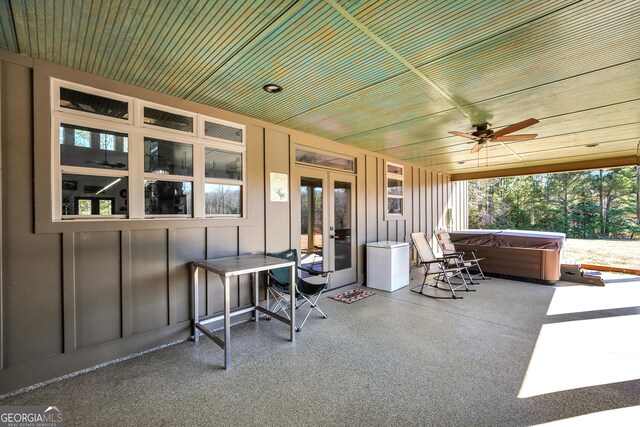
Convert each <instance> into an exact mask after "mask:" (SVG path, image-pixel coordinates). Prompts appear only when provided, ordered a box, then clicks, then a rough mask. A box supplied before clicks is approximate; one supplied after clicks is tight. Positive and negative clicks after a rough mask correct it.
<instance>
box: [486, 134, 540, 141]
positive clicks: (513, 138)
mask: <svg viewBox="0 0 640 427" xmlns="http://www.w3.org/2000/svg"><path fill="white" fill-rule="evenodd" d="M536 136H538V134H537V133H523V134H521V135H505V136H499V137H497V138H491V140H492V141H496V142H511V141H529V140H530V139H534V138H535V137H536Z"/></svg>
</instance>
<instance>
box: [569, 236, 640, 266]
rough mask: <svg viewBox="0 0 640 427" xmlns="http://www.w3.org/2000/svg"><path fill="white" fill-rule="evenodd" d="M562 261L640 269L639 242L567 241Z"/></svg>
mask: <svg viewBox="0 0 640 427" xmlns="http://www.w3.org/2000/svg"><path fill="white" fill-rule="evenodd" d="M564 260H575V261H578V262H580V263H582V264H598V265H610V266H615V267H626V268H633V269H636V270H637V269H640V240H583V239H567V240H566V242H565V246H564Z"/></svg>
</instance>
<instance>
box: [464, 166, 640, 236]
mask: <svg viewBox="0 0 640 427" xmlns="http://www.w3.org/2000/svg"><path fill="white" fill-rule="evenodd" d="M469 226H470V227H471V228H486V229H491V228H517V229H524V230H542V231H558V232H563V233H565V234H566V235H567V236H568V237H579V238H585V239H594V238H629V239H634V238H635V239H637V238H640V167H629V168H620V169H608V170H597V171H583V172H567V173H560V174H548V175H533V176H521V177H511V178H496V179H489V180H478V181H471V182H470V183H469Z"/></svg>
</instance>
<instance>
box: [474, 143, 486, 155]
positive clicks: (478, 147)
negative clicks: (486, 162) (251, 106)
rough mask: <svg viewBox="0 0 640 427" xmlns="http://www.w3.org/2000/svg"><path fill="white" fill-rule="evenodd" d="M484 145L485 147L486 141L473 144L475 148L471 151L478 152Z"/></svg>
mask: <svg viewBox="0 0 640 427" xmlns="http://www.w3.org/2000/svg"><path fill="white" fill-rule="evenodd" d="M482 147H484V143H482V142H478V143H477V144H476V145H474V146H473V148H472V149H471V153H477V152H478V151H480V150H481V149H482Z"/></svg>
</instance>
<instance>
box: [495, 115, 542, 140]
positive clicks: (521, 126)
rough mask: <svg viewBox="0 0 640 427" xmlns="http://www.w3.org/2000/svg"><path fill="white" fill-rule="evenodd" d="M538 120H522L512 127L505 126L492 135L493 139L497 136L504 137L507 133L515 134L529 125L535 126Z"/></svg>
mask: <svg viewBox="0 0 640 427" xmlns="http://www.w3.org/2000/svg"><path fill="white" fill-rule="evenodd" d="M539 122H540V120H537V119H527V120H523V121H521V122H518V123H514V124H512V125H509V126H507V127H506V128H502V129H500V130H497V131H495V132H494V133H493V136H494V138H495V137H498V136H503V135H506V134H508V133H513V132H517V131H519V130H520V129H524V128H526V127H529V126H531V125H535V124H536V123H539Z"/></svg>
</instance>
